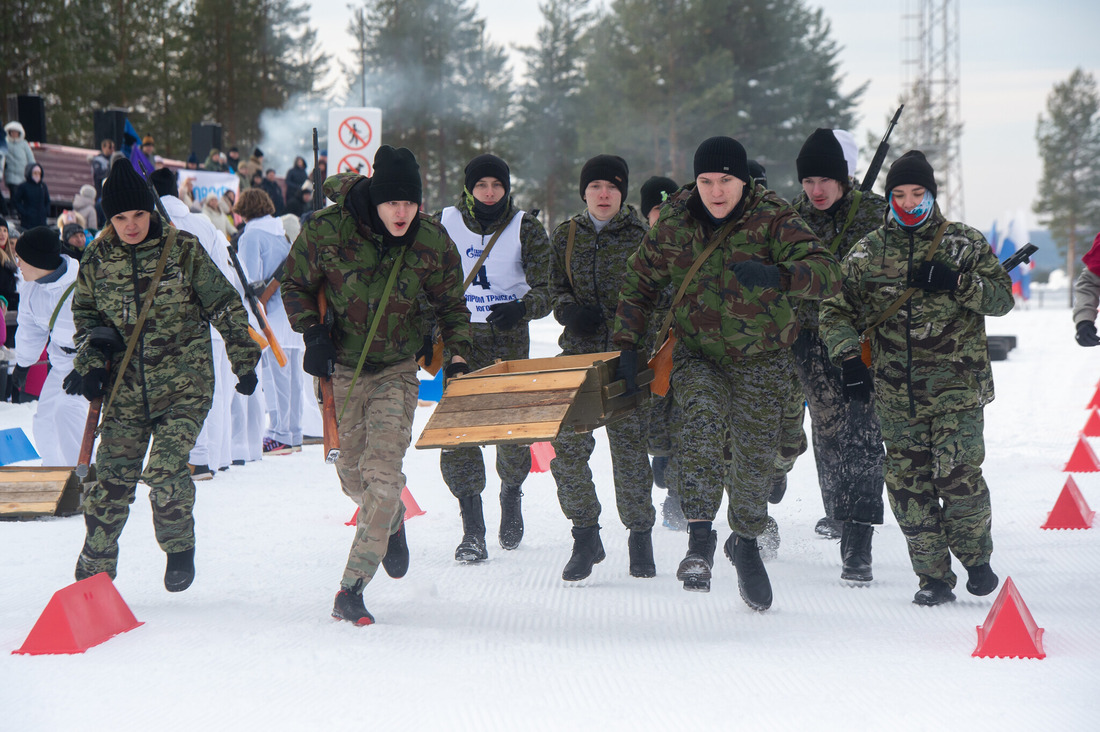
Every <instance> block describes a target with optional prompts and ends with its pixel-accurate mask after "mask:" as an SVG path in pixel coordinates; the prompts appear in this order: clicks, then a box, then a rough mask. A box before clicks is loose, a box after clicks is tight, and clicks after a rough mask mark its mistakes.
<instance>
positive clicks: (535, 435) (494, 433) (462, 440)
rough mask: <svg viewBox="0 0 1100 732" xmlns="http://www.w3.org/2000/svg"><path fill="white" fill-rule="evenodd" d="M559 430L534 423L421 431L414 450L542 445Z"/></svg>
mask: <svg viewBox="0 0 1100 732" xmlns="http://www.w3.org/2000/svg"><path fill="white" fill-rule="evenodd" d="M559 429H560V423H559V422H536V423H528V424H522V425H510V426H501V425H494V426H484V427H471V428H468V429H461V430H435V429H433V430H429V429H425V430H424V431H423V432H421V433H420V439H419V440H417V441H416V449H418V450H423V449H426V448H433V447H443V448H451V447H466V446H471V445H494V444H510V443H521V444H522V443H527V442H543V441H545V440H552V439H554V438H555V437H557V436H558V430H559Z"/></svg>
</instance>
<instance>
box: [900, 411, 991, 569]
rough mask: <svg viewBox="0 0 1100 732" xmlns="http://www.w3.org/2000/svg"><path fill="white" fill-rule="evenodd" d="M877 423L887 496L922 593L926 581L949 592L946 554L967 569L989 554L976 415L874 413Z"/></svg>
mask: <svg viewBox="0 0 1100 732" xmlns="http://www.w3.org/2000/svg"><path fill="white" fill-rule="evenodd" d="M899 416H900V417H901V418H900V419H899V418H898V417H899ZM879 417H880V418H881V421H882V434H883V437H884V438H885V439H886V492H887V494H888V495H889V498H890V508H891V509H893V511H894V517H895V518H897V520H898V525H899V526H900V527H901V531H902V533H903V534H904V535H905V541H906V544H908V547H909V559H910V561H911V562H912V563H913V571H914V572H916V573H917V577H919V578H920V585H921V587H924V586H926V585H927V584H928V583H929V582H930V581H931V580H943V581H944V582H946V583H947V584H948V585H950V586H951V587H954V586H955V582H956V579H957V578H956V576H955V573H954V572H952V571H951V554H954V555H955V556H956V557H958V559H959V561H960V562H962V564H963V566H965V567H973V566H975V565H978V564H985V563H987V562H988V561H989V557H990V554H992V553H993V536H992V533H991V524H992V508H991V506H990V502H989V488H988V486H986V484H985V479H984V478H982V468H981V465H982V461H983V460H984V459H985V440H984V438H983V435H982V432H983V430H984V425H985V417H984V414H983V412H982V409H981V408H978V409H969V410H965V411H962V412H952V413H950V414H944V415H941V416H937V417H932V418H928V419H907V418H905V417H904V416H903V415H898V414H895V413H887V412H885V411H880V414H879Z"/></svg>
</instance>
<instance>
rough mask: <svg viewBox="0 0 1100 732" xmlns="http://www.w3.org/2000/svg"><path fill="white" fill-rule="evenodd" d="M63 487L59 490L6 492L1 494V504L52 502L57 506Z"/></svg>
mask: <svg viewBox="0 0 1100 732" xmlns="http://www.w3.org/2000/svg"><path fill="white" fill-rule="evenodd" d="M61 488H62V487H61V486H59V487H58V488H57V490H38V491H21V492H19V493H11V492H8V491H4V492H3V493H0V503H4V504H6V505H12V504H17V503H46V502H48V501H52V502H53V505H54V506H56V505H57V500H58V499H59V498H61Z"/></svg>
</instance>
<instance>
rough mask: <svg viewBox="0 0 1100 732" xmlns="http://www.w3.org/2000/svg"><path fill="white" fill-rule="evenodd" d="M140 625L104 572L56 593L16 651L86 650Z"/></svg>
mask: <svg viewBox="0 0 1100 732" xmlns="http://www.w3.org/2000/svg"><path fill="white" fill-rule="evenodd" d="M139 625H141V623H139V622H138V620H137V618H135V617H134V614H133V613H132V612H130V608H129V607H128V606H127V605H126V602H125V601H124V600H123V599H122V596H121V595H119V594H118V590H117V589H115V584H114V582H112V581H111V578H110V577H109V576H108V575H107V573H106V572H100V573H99V574H97V575H94V576H92V577H89V578H88V579H86V580H81V581H79V582H74V583H73V584H71V585H69V586H68V587H62V588H61V589H60V590H58V591H57V592H55V593H54V594H53V597H51V598H50V601H49V603H47V604H46V609H45V610H43V611H42V615H40V616H39V618H38V622H36V623H35V624H34V628H32V629H31V632H30V635H28V636H27V639H26V640H25V641H23V645H22V647H20V648H19V649H17V650H14V651H12V653H21V654H28V655H32V656H37V655H41V654H49V653H83V652H84V651H86V650H88V649H89V648H91V647H92V646H98V645H99V644H100V643H102V642H104V641H106V640H109V639H111V638H113V637H114V636H116V635H118V634H119V633H125V632H126V631H128V630H133V629H134V628H136V627H138V626H139Z"/></svg>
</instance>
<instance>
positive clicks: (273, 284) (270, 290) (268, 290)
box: [252, 262, 286, 308]
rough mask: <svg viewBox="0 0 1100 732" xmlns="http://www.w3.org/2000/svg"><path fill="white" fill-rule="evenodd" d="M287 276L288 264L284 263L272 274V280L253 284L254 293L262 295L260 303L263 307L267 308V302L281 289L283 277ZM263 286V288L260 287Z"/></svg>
mask: <svg viewBox="0 0 1100 732" xmlns="http://www.w3.org/2000/svg"><path fill="white" fill-rule="evenodd" d="M285 274H286V262H282V263H280V264H279V266H278V267H277V268H276V269H275V272H273V273H272V275H271V279H269V280H267V281H263V280H261V281H259V282H253V283H252V291H253V292H259V293H260V302H261V303H263V306H264V307H265V308H266V307H267V301H268V300H270V299H271V296H272V295H274V294H275V292H276V291H277V290H278V289H279V286H280V285H282V283H283V275H285ZM260 285H262V287H260Z"/></svg>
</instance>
